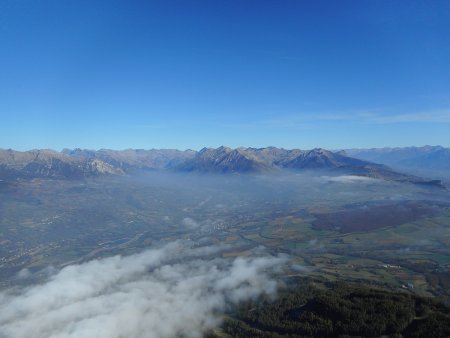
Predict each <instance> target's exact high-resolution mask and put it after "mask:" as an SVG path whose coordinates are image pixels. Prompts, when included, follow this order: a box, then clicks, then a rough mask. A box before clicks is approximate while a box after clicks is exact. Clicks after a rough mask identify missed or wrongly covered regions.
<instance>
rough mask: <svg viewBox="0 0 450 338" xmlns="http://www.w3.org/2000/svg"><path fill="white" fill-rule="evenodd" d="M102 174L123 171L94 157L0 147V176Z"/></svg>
mask: <svg viewBox="0 0 450 338" xmlns="http://www.w3.org/2000/svg"><path fill="white" fill-rule="evenodd" d="M106 174H109V175H117V174H123V171H122V170H121V169H120V168H117V167H114V166H112V165H110V164H108V163H105V162H103V161H101V160H98V159H95V158H84V157H73V156H69V155H67V154H63V153H59V152H56V151H53V150H30V151H25V152H20V151H14V150H11V149H8V150H4V149H0V179H8V178H35V177H46V178H69V179H72V178H82V177H89V176H99V175H106Z"/></svg>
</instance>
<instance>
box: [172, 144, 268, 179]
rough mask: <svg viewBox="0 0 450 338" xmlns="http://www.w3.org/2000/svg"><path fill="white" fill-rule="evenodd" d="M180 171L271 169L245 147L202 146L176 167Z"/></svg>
mask: <svg viewBox="0 0 450 338" xmlns="http://www.w3.org/2000/svg"><path fill="white" fill-rule="evenodd" d="M176 169H177V170H182V171H200V172H216V173H252V172H262V171H267V170H271V167H270V165H269V164H268V163H266V161H264V159H263V158H260V157H258V156H255V154H253V153H252V152H249V151H246V149H242V148H238V149H231V148H228V147H219V148H217V149H213V148H203V149H202V150H200V151H199V152H198V153H196V154H195V156H194V157H193V158H192V159H190V160H188V161H186V162H184V163H181V164H180V165H178V166H177V167H176Z"/></svg>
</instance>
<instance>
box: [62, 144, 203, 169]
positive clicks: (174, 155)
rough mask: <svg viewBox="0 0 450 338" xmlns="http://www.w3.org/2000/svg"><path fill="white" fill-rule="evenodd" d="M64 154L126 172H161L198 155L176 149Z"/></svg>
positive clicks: (69, 151) (65, 150)
mask: <svg viewBox="0 0 450 338" xmlns="http://www.w3.org/2000/svg"><path fill="white" fill-rule="evenodd" d="M62 152H63V153H64V154H67V155H70V156H72V157H77V158H89V159H98V160H101V161H103V162H105V163H108V164H110V165H112V166H114V167H118V168H120V169H122V170H123V171H125V172H129V171H130V170H136V169H139V170H161V169H166V168H170V167H175V166H177V165H179V164H180V163H182V162H185V161H187V160H189V159H191V158H193V157H194V156H195V154H196V152H195V151H193V150H185V151H181V150H176V149H149V150H144V149H126V150H110V149H100V150H97V151H95V150H86V149H79V148H77V149H73V150H71V149H64V150H63V151H62Z"/></svg>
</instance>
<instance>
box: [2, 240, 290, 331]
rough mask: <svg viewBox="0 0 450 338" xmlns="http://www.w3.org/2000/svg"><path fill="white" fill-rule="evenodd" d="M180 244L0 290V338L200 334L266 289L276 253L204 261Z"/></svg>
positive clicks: (271, 285)
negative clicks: (229, 306)
mask: <svg viewBox="0 0 450 338" xmlns="http://www.w3.org/2000/svg"><path fill="white" fill-rule="evenodd" d="M217 250H220V248H217V247H203V248H198V249H192V248H188V247H186V246H185V245H183V244H182V243H180V242H174V243H171V244H168V245H166V246H164V247H162V248H160V249H151V250H147V251H144V252H142V253H140V254H135V255H131V256H127V257H121V256H115V257H110V258H104V259H99V260H94V261H90V262H87V263H84V264H80V265H71V266H67V267H65V268H64V269H62V270H61V271H59V272H58V273H56V274H55V275H53V276H52V277H51V278H50V279H49V280H48V281H47V282H45V283H44V284H42V285H36V286H32V287H30V288H28V289H25V290H22V291H19V292H17V290H16V291H15V292H13V291H9V292H3V293H0V308H1V311H0V327H1V333H0V337H5V338H6V337H8V338H22V337H23V338H25V337H27V338H28V337H30V336H32V337H36V338H39V337H42V338H43V337H45V338H56V337H77V338H84V337H86V338H87V337H89V338H94V337H98V338H102V337H108V338H119V337H130V338H132V337H143V338H145V337H151V338H164V337H175V336H177V335H180V334H183V335H184V336H185V337H201V336H202V333H203V332H204V331H205V330H207V329H209V328H212V327H215V326H216V325H218V324H219V323H220V317H219V316H218V315H217V313H218V312H221V311H224V309H225V308H226V305H227V304H228V303H229V302H234V303H235V302H239V301H242V300H245V299H249V298H254V297H256V296H258V295H260V294H261V293H263V292H266V293H269V294H273V293H274V292H275V289H276V282H275V281H274V280H273V279H271V278H270V274H271V271H274V269H276V268H277V267H279V266H281V265H283V264H284V263H285V262H286V258H283V257H253V258H248V257H247V258H236V259H235V260H227V259H222V258H205V255H206V257H211V255H212V254H213V253H215V252H217Z"/></svg>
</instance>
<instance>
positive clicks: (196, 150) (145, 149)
mask: <svg viewBox="0 0 450 338" xmlns="http://www.w3.org/2000/svg"><path fill="white" fill-rule="evenodd" d="M221 147H224V148H229V149H265V148H278V149H285V150H303V151H308V150H314V149H324V150H328V151H331V152H338V151H342V150H373V149H409V148H416V149H420V148H427V147H430V148H438V147H440V148H444V149H448V148H449V147H444V146H442V145H440V144H434V145H432V144H424V145H419V146H415V145H411V146H404V147H369V148H362V147H353V148H336V149H332V148H324V147H312V148H301V147H294V148H287V147H277V146H270V145H269V146H265V147H254V146H242V145H241V146H238V147H231V146H227V145H223V144H222V145H219V146H217V147H212V146H204V147H201V148H197V149H192V148H184V149H183V148H155V147H151V148H130V147H128V148H80V147H73V148H62V149H54V148H31V149H24V150H22V149H16V148H11V147H9V148H4V147H0V150H12V151H19V152H28V151H35V150H50V151H55V152H58V153H62V152H64V151H65V150H77V149H79V150H86V151H101V150H112V151H127V150H144V151H149V150H178V151H194V152H199V151H201V150H202V149H217V148H221Z"/></svg>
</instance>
